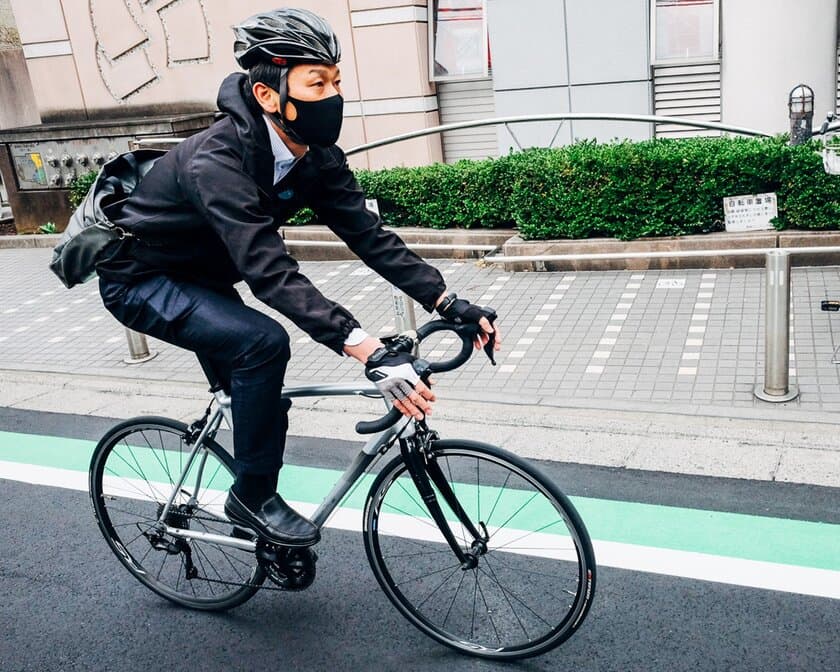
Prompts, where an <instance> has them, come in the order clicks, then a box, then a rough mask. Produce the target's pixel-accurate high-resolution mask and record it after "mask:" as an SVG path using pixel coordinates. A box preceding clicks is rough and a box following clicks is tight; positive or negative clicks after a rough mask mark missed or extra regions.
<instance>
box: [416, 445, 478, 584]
mask: <svg viewBox="0 0 840 672" xmlns="http://www.w3.org/2000/svg"><path fill="white" fill-rule="evenodd" d="M433 438H437V436H436V435H434V434H433V433H431V432H428V431H427V432H424V433H423V434H422V435H418V434H415V435H414V436H410V437H407V438H402V439H400V453H401V454H402V457H403V461H404V462H405V464H406V466H407V467H408V473H409V474H410V475H411V480H412V481H414V485H415V487H416V488H417V492H418V493H419V494H420V497H421V498H422V499H423V503H424V504H425V505H426V508H427V509H428V510H429V513H430V514H431V516H432V519H433V520H434V521H435V523H436V524H437V526H438V528H439V529H440V531H441V534H443V537H444V539H446V543H448V544H449V547H450V548H451V549H452V552H453V553H454V554H455V557H456V558H457V559H458V562H460V563H461V569H464V570H468V569H475V567H477V566H478V559H479V558H480V557H481V556H482V555H484V554H485V553H487V541H488V540H489V538H490V535H489V533H488V532H487V527H486V526H485V524H484V522H482V521H478V527H480V528H481V531H479V530H478V529H477V528H476V526H475V524H473V522H472V520H470V517H469V516H468V515H467V512H466V511H464V508H463V507H462V506H461V503H460V502H459V501H458V498H457V496H456V495H455V492H454V491H453V490H452V486H451V485H450V484H449V481H447V480H446V477H445V476H444V474H443V471H442V470H441V468H440V465H439V464H438V462H437V459H435V456H434V453H433V452H432V451H431V449H430V448H431V445H430V444H431V441H432V440H433ZM432 484H434V487H436V488H437V490H438V492H439V493H440V496H441V497H443V500H444V501H445V502H446V504H447V506H448V507H449V508H450V509H451V511H452V512H453V513H454V514H455V517H456V518H457V519H458V522H460V523H461V525H462V526H463V528H464V530H465V531H466V533H467V534H469V535H470V536H471V537H472V541H471V542H470V543H469V549H468V550H466V551H465V550H464V549H463V548H462V547H461V544H460V543H458V540H457V539H456V538H455V534H454V533H453V532H452V527H451V526H450V525H449V521H448V520H447V519H446V515H445V514H444V513H443V509H442V508H441V506H440V503H439V502H438V496H437V494H435V489H434V487H432ZM464 541H465V542H467V541H468V540H467V539H465V540H464Z"/></svg>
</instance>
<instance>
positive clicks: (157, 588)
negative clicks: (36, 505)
mask: <svg viewBox="0 0 840 672" xmlns="http://www.w3.org/2000/svg"><path fill="white" fill-rule="evenodd" d="M440 331H454V332H455V333H456V334H457V335H458V336H459V337H460V339H461V350H460V352H459V353H458V354H457V355H456V356H455V357H453V358H452V359H450V360H448V361H443V362H436V363H435V362H432V363H429V370H430V371H431V372H433V373H436V372H444V371H451V370H453V369H455V368H457V367H459V366H461V365H462V364H463V363H464V362H466V361H467V360H468V359H469V357H470V355H471V353H472V351H473V345H472V343H473V340H474V337H475V335H476V333H477V327H475V325H454V324H452V323H448V322H443V321H440V320H438V321H433V322H429V323H428V324H426V325H423V326H422V327H420V328H419V329H418V330H417V332H411V333H410V334H408V335H401V336H399V337H395V339H393V340H392V341H391V345H390V347H397V348H402V349H403V350H405V351H408V350H410V349H411V348H412V347H414V345H415V344H419V343H420V342H421V341H423V340H424V339H425V338H427V337H428V336H430V335H431V334H433V333H437V332H440ZM488 354H490V353H488ZM199 361H200V362H201V363H202V366H203V367H204V369H205V373H207V374H208V378H209V379H210V382H211V392H212V393H213V396H214V398H213V399H212V400H211V401H210V405H209V406H208V407H207V410H206V411H205V413H204V416H203V417H202V418H201V419H200V420H198V421H196V422H194V423H193V424H192V425H190V426H187V425H186V424H185V423H182V422H179V421H176V420H171V419H167V418H161V417H138V418H133V419H130V420H126V421H124V422H122V423H120V424H118V425H116V426H115V427H114V428H112V429H111V430H110V431H109V432H108V433H107V434H106V435H105V436H104V437H103V438H102V439H101V440H100V441H99V443H98V445H97V447H96V449H95V451H94V453H93V456H92V458H91V466H90V495H91V500H92V502H93V508H94V513H95V515H96V519H97V522H98V524H99V527H100V529H101V531H102V533H103V535H104V536H105V538H106V540H107V542H108V544H109V546H110V547H111V549H112V550H113V552H114V553H115V554H116V555H117V557H118V558H119V559H120V561H121V562H122V564H123V565H124V566H125V567H127V568H128V570H129V571H130V572H131V573H132V574H133V575H134V576H135V577H136V578H137V579H138V580H139V581H140V582H141V583H143V584H144V585H146V586H147V587H148V588H150V589H151V590H153V591H154V592H155V593H157V594H158V595H160V596H162V597H164V598H166V599H168V600H171V601H172V602H175V603H177V604H180V605H182V606H186V607H190V608H194V609H203V610H223V609H229V608H232V607H235V606H238V605H241V604H242V603H244V602H245V601H247V600H248V599H249V598H250V597H252V596H253V595H254V594H255V593H256V592H257V591H258V590H260V589H261V588H263V589H265V588H271V589H275V590H303V589H305V588H307V587H308V586H309V585H311V583H312V581H313V580H314V579H315V573H316V561H317V554H316V553H315V552H314V551H313V550H312V549H311V548H307V549H289V548H283V547H280V546H275V545H272V544H270V543H267V542H266V541H265V540H262V539H260V538H258V536H256V535H255V534H254V533H253V532H252V531H250V530H246V529H243V528H240V527H237V526H234V525H232V523H230V522H229V521H228V520H227V519H226V518H225V515H224V513H223V511H222V503H223V501H224V498H225V496H226V494H227V491H228V489H229V488H230V486H231V484H232V483H233V471H232V464H233V461H232V457H231V455H230V454H229V453H228V451H227V450H226V449H225V448H223V447H222V446H221V445H219V443H217V442H216V435H217V432H218V430H219V429H220V426H221V423H222V421H223V420H225V421H226V422H227V424H228V425H230V426H231V427H232V419H231V415H230V397H229V395H228V394H227V393H226V392H225V390H224V389H222V388H221V386H220V385H219V384H218V380H216V379H215V378H214V376H213V372H212V370H210V369H209V367H208V366H207V364H206V362H203V361H202V360H201V358H200V360H199ZM331 395H363V396H367V397H379V398H381V394H380V393H379V391H378V390H377V389H376V388H375V387H360V386H356V385H353V384H350V385H347V384H341V385H315V386H307V387H298V388H289V389H287V390H285V391H284V394H283V396H284V397H288V398H290V399H291V398H295V397H312V396H331ZM214 404H215V408H214ZM211 409H212V412H211ZM356 431H358V432H359V433H361V434H374V436H373V437H372V438H370V439H369V440H368V441H367V443H366V444H365V446H364V447H363V448H362V449H361V451H360V452H359V453H358V455H357V456H356V457H355V459H354V460H353V462H352V464H351V465H350V466H349V467H348V468H347V470H346V472H345V473H344V474H343V475H342V476H341V477H340V478H339V480H338V481H337V482H336V483H335V484H334V485H333V486H332V489H331V490H330V491H329V493H328V494H327V495H326V497H325V498H324V500H323V502H322V503H321V504H320V505H319V506H318V508H317V510H316V511H315V513H314V515H312V516H311V519H312V520H313V522H314V523H315V524H316V525H317V526H318V527H319V528H323V527H324V525H325V523H326V522H327V520H328V518H329V517H330V515H331V514H332V513H333V512H335V511H336V509H337V508H338V507H339V506H340V505H341V503H342V501H343V500H345V498H346V497H347V496H348V495H349V494H352V491H354V490H355V486H358V485H360V484H362V483H367V482H369V481H370V480H372V484H371V485H370V488H369V491H368V494H367V497H366V499H365V503H364V507H363V511H362V533H363V539H364V544H365V550H366V552H367V558H368V561H369V563H370V567H371V569H372V570H373V573H374V574H375V576H376V578H377V580H378V582H379V585H380V586H381V588H382V590H383V591H384V592H385V594H386V595H387V596H388V598H389V599H390V601H391V602H392V603H393V604H394V605H395V606H396V608H397V609H398V610H399V611H400V612H401V613H402V615H403V616H405V617H406V618H407V619H408V620H409V621H410V622H411V623H412V624H413V625H415V626H416V627H417V628H419V629H420V630H421V631H422V632H424V633H425V634H426V635H428V636H430V637H431V638H433V639H435V640H437V641H438V642H440V643H442V644H445V645H446V646H449V647H451V648H454V649H456V650H458V651H460V652H462V653H466V654H469V655H473V656H478V657H483V658H490V659H501V660H512V659H517V658H525V657H529V656H535V655H539V654H542V653H545V652H547V651H549V650H550V649H552V648H554V647H555V646H557V645H559V644H560V643H561V642H563V641H564V640H566V639H567V638H568V637H570V636H571V635H572V634H573V633H574V632H575V631H576V630H577V629H578V627H579V626H580V625H581V623H582V622H583V620H584V618H585V617H586V614H587V612H588V610H589V607H590V605H591V602H592V597H593V595H594V590H595V578H596V567H595V558H594V554H593V551H592V544H591V542H590V539H589V535H588V533H587V531H586V528H585V526H584V524H583V522H582V520H581V518H580V516H579V515H578V513H577V511H576V510H575V508H574V506H573V505H572V504H571V502H570V501H569V500H568V499H567V498H566V496H565V495H564V494H563V493H562V492H561V491H560V490H559V489H558V488H557V487H556V486H555V485H554V484H553V483H552V482H551V481H550V480H549V479H548V478H546V477H545V476H544V475H543V474H542V473H541V472H540V471H539V470H538V469H537V468H536V467H534V466H533V465H531V464H529V463H528V462H526V461H525V460H523V459H522V458H520V457H517V456H515V455H513V454H511V453H509V452H507V451H505V450H503V449H501V448H498V447H495V446H492V445H489V444H485V443H478V442H474V441H462V440H444V439H441V438H440V437H439V436H438V434H437V433H436V432H435V431H434V430H432V429H430V428H429V427H428V425H427V424H426V422H425V420H424V421H416V420H413V419H409V418H406V417H404V416H402V415H401V414H400V413H399V411H397V410H396V409H395V408H393V407H391V409H390V411H389V412H388V413H387V414H386V415H385V416H383V417H382V418H379V419H378V420H375V421H372V422H359V423H358V424H357V425H356ZM397 445H398V446H399V454H398V455H396V456H395V457H394V458H393V459H392V460H390V461H389V462H388V463H387V464H385V466H384V467H382V468H381V469H380V470H379V472H378V474H376V475H374V474H373V473H371V470H372V468H373V467H374V465H376V464H377V463H378V462H379V461H380V459H381V458H382V457H383V456H384V455H385V454H386V453H387V452H388V451H389V450H390V449H391V448H392V447H394V446H397ZM266 578H268V579H269V580H270V582H271V583H273V584H274V585H273V586H272V585H268V586H264V585H263V584H264V582H265V579H266Z"/></svg>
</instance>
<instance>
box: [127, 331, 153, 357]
mask: <svg viewBox="0 0 840 672" xmlns="http://www.w3.org/2000/svg"><path fill="white" fill-rule="evenodd" d="M125 336H126V338H127V339H128V354H129V356H128V357H126V358H125V359H123V361H124V362H125V363H126V364H142V363H143V362H148V361H149V360H150V359H154V358H155V357H157V354H158V353H156V352H149V344H148V343H147V342H146V335H145V334H141V333H138V332H136V331H132V330H131V329H129V328H128V327H126V328H125Z"/></svg>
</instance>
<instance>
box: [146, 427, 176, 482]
mask: <svg viewBox="0 0 840 672" xmlns="http://www.w3.org/2000/svg"><path fill="white" fill-rule="evenodd" d="M140 434H141V435H142V436H143V440H144V441H145V442H146V445H147V446H149V451H150V452H151V453H152V455H154V457H155V459H156V460H157V463H158V464H159V465H160V466H161V467H163V470H164V471H165V472H166V475H167V477H168V478H169V482H170V483H171V484H173V485H174V484H175V482H174V481H173V480H172V474H171V473H170V472H169V460H167V459H166V451H165V450H164V451H162V452H163V461H161V459H160V458H159V457H158V455H157V449H156V448H153V447H152V442H151V441H149V439H147V438H146V434H145V432H140Z"/></svg>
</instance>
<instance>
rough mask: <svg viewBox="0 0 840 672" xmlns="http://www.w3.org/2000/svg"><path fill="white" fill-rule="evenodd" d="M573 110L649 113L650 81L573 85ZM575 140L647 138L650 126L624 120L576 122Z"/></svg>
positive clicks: (602, 140) (573, 130)
mask: <svg viewBox="0 0 840 672" xmlns="http://www.w3.org/2000/svg"><path fill="white" fill-rule="evenodd" d="M572 111H573V112H581V113H582V112H610V113H614V114H650V82H624V83H621V84H596V85H590V86H573V87H572ZM572 135H573V137H574V139H575V140H577V139H580V138H593V139H595V140H598V141H599V142H608V141H610V140H614V139H621V140H624V139H628V140H648V139H649V138H650V137H651V136H652V130H651V125H650V124H646V123H639V122H629V121H628V122H624V121H595V120H593V121H574V122H572Z"/></svg>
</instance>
